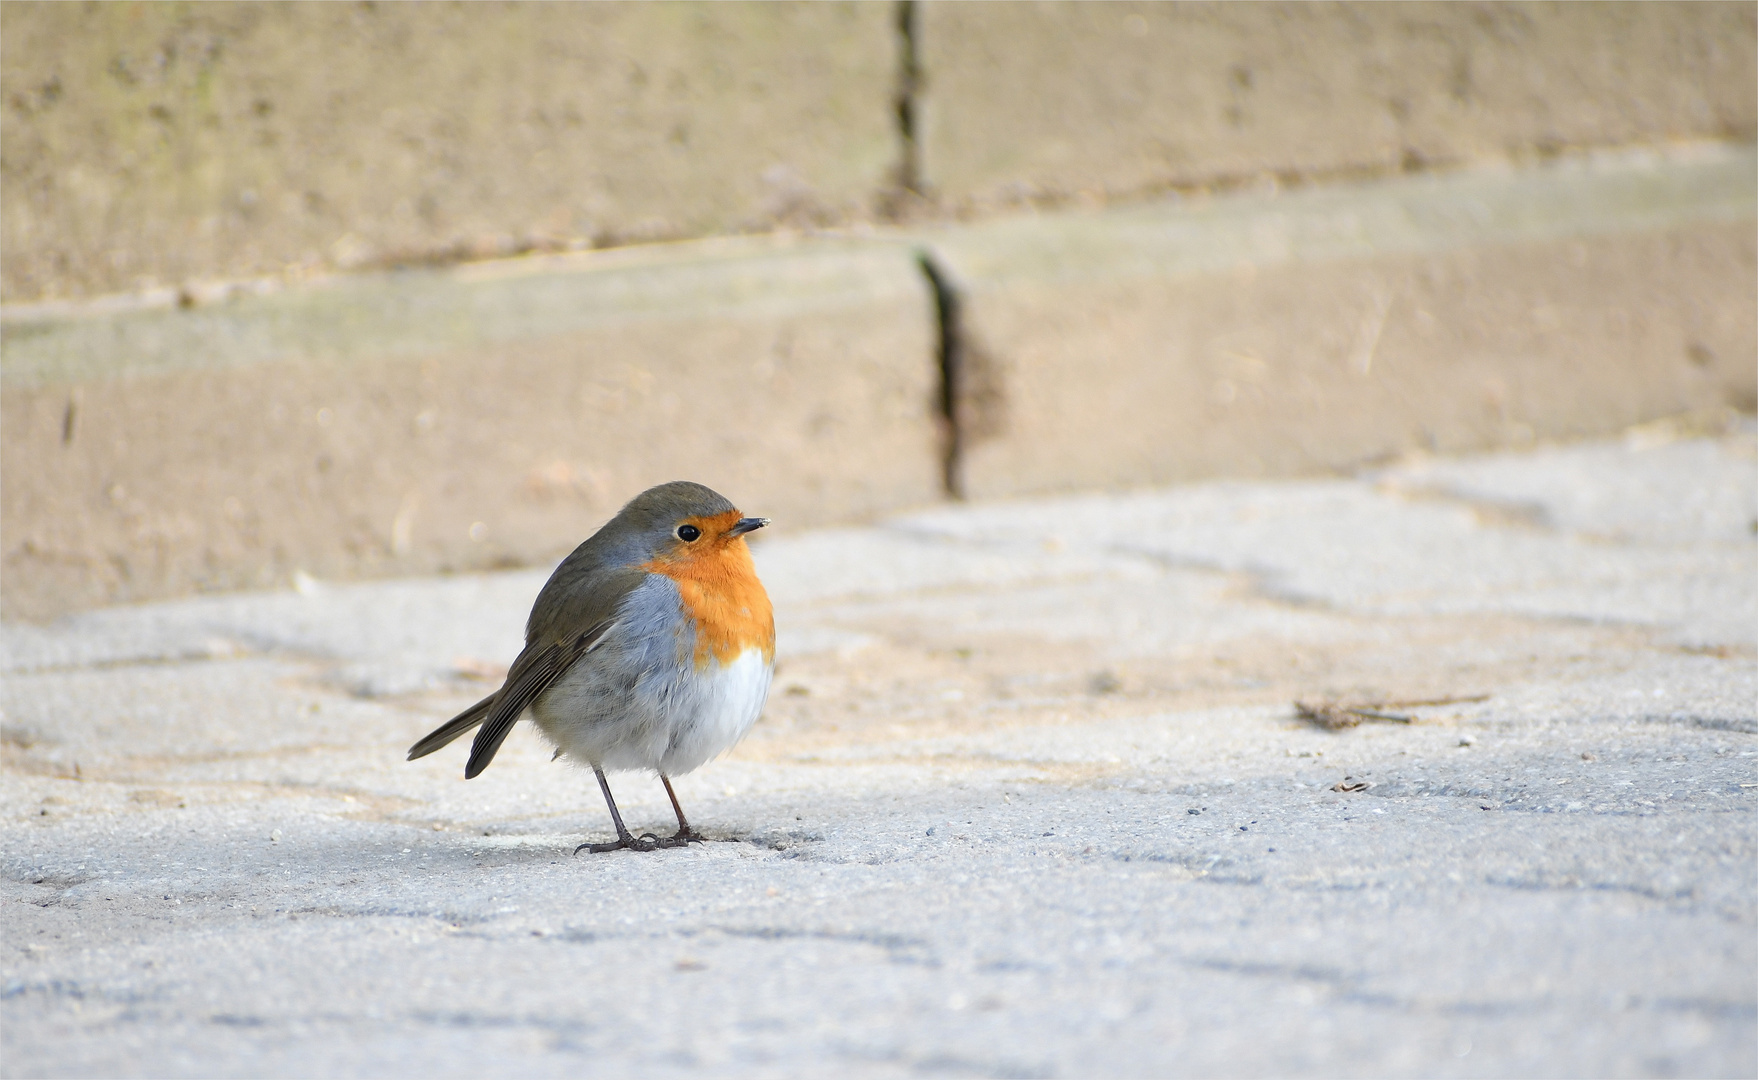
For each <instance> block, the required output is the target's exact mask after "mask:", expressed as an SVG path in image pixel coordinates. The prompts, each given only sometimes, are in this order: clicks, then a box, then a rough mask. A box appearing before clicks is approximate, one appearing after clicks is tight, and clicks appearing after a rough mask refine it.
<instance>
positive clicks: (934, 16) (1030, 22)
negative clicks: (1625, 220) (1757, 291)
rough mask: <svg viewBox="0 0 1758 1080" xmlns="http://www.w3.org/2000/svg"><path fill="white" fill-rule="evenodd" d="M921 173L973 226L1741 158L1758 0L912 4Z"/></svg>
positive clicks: (1752, 114)
mask: <svg viewBox="0 0 1758 1080" xmlns="http://www.w3.org/2000/svg"><path fill="white" fill-rule="evenodd" d="M917 20H918V24H919V28H918V30H917V40H918V51H919V53H920V56H921V65H922V68H923V72H924V84H923V91H922V100H921V102H920V104H919V106H918V109H919V113H920V117H921V119H920V120H919V122H918V127H919V129H920V133H919V135H918V136H917V142H918V146H919V153H920V156H921V165H920V169H921V171H922V174H923V176H924V177H925V179H926V182H927V184H928V185H929V187H930V188H931V189H932V190H933V191H934V192H935V194H936V195H938V196H939V197H941V198H943V199H945V200H947V201H948V202H950V203H952V204H954V205H960V206H964V207H966V208H968V209H971V210H980V209H983V208H989V207H995V206H1006V205H1012V204H1018V203H1022V202H1025V203H1031V202H1039V201H1043V200H1049V201H1052V202H1054V201H1059V200H1065V199H1070V198H1073V199H1088V198H1098V199H1106V198H1113V197H1118V196H1132V195H1139V194H1141V193H1143V192H1149V191H1154V190H1160V189H1164V188H1166V187H1192V186H1199V187H1200V186H1204V185H1215V184H1220V185H1226V184H1232V183H1238V182H1239V181H1241V180H1244V179H1249V178H1253V177H1259V176H1275V177H1281V178H1284V179H1286V178H1290V177H1311V176H1338V175H1344V176H1347V175H1351V174H1363V173H1365V174H1375V175H1383V174H1386V173H1396V172H1398V171H1400V170H1405V169H1424V168H1431V167H1434V166H1437V165H1440V166H1449V165H1458V164H1460V163H1462V162H1468V161H1472V160H1476V159H1480V158H1493V159H1507V158H1509V157H1512V158H1515V159H1526V160H1530V159H1532V158H1533V157H1541V156H1544V155H1547V154H1551V153H1555V152H1556V151H1558V150H1562V149H1567V148H1571V147H1591V146H1618V145H1629V144H1651V145H1652V144H1665V143H1669V142H1674V141H1678V140H1689V139H1740V140H1747V141H1749V140H1750V139H1751V138H1752V137H1753V134H1754V132H1755V131H1758V104H1755V102H1758V59H1755V58H1758V26H1755V24H1758V20H1755V19H1754V16H1753V12H1752V8H1751V7H1750V5H1746V4H1738V3H1725V4H1713V3H1712V4H1622V5H1615V4H1564V5H1544V4H1531V3H1512V4H1497V5H1494V6H1489V7H1485V6H1476V7H1471V6H1461V5H1457V4H1444V3H1442V4H1430V3H1390V4H1348V3H1345V4H1156V3H1140V4H1124V3H1119V4H1098V5H1094V4H1082V3H1042V4H1023V3H1018V4H961V3H943V2H938V0H928V2H924V3H923V4H921V5H919V14H918V16H917Z"/></svg>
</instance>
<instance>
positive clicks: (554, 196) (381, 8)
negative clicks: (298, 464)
mask: <svg viewBox="0 0 1758 1080" xmlns="http://www.w3.org/2000/svg"><path fill="white" fill-rule="evenodd" d="M0 21H3V23H4V28H5V33H4V34H3V35H0V40H3V41H4V45H3V46H0V50H3V53H0V102H3V104H0V125H3V131H4V137H5V140H6V158H5V162H4V167H3V169H0V178H3V179H4V195H3V196H0V226H3V227H4V229H5V232H6V247H5V251H4V253H0V295H4V297H5V299H6V300H7V302H9V303H17V302H21V301H34V300H39V299H45V298H53V297H68V296H82V295H96V294H104V293H111V292H116V291H121V290H140V289H151V288H154V287H167V288H173V289H175V288H177V287H180V286H184V285H190V286H191V287H195V288H199V287H201V286H202V285H203V284H204V283H206V282H211V281H227V280H235V279H240V278H251V277H255V276H260V275H269V276H277V275H282V274H293V275H297V274H300V273H309V272H311V271H321V270H329V269H337V268H340V269H349V268H357V267H363V266H364V267H371V266H382V265H387V264H394V263H398V262H403V261H413V262H416V263H422V262H429V261H436V260H437V261H442V262H443V261H453V260H457V259H460V258H484V257H490V256H500V255H508V254H512V253H514V252H516V251H523V250H527V249H533V248H535V249H538V250H557V249H563V248H567V247H570V246H573V247H579V246H586V247H591V246H601V247H602V246H606V245H612V244H619V243H628V242H630V241H633V240H656V239H671V238H678V237H691V236H703V235H713V234H717V233H724V232H733V231H744V230H753V229H770V228H775V227H777V226H795V227H799V226H810V225H814V224H819V223H822V222H824V221H826V220H841V219H843V218H846V217H851V216H853V217H861V216H865V215H867V214H870V213H871V212H872V206H873V204H874V202H875V200H876V199H878V198H879V197H880V196H881V195H882V194H883V192H884V191H885V189H886V188H887V186H888V184H889V183H890V177H891V175H892V171H893V170H894V169H895V167H896V165H897V159H898V153H899V150H898V141H897V136H896V132H895V120H894V106H893V100H892V99H893V96H894V94H895V87H894V83H895V79H896V71H897V67H898V59H897V56H898V47H899V45H898V36H897V33H896V31H895V29H894V27H893V19H892V13H891V10H890V9H889V7H887V6H884V5H878V4H846V5H821V4H740V3H732V4H661V5H649V4H634V3H604V4H587V5H574V4H530V5H524V4H514V5H462V6H448V5H438V4H421V5H400V4H389V5H360V4H354V5H341V6H333V5H328V4H309V5H306V4H292V5H261V4H253V3H216V4H199V5H193V6H190V5H179V4H155V3H146V4H128V5H121V4H116V5H111V4H99V5H92V6H86V5H77V6H74V5H62V4H33V3H17V4H13V3H9V4H7V5H6V6H5V8H4V9H3V11H0Z"/></svg>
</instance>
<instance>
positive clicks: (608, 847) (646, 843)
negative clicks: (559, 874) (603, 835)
mask: <svg viewBox="0 0 1758 1080" xmlns="http://www.w3.org/2000/svg"><path fill="white" fill-rule="evenodd" d="M662 844H663V841H661V840H660V839H659V838H658V837H657V836H654V835H653V834H652V833H647V834H645V835H643V836H639V837H636V836H629V835H626V834H625V835H623V836H619V837H617V838H616V839H615V840H612V841H610V842H609V843H605V844H581V845H580V846H579V847H577V848H575V849H574V854H576V855H578V854H580V853H581V852H582V851H590V852H591V853H592V854H594V855H600V854H603V853H604V852H606V851H622V850H624V849H627V850H629V851H654V850H657V849H658V848H659V847H660V846H662Z"/></svg>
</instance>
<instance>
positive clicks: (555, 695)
mask: <svg viewBox="0 0 1758 1080" xmlns="http://www.w3.org/2000/svg"><path fill="white" fill-rule="evenodd" d="M615 674H616V673H615V672H613V671H606V670H604V669H602V668H599V667H598V666H596V665H594V664H592V663H590V662H589V661H587V662H582V663H577V664H575V665H574V667H573V668H571V669H569V670H568V671H567V672H566V673H564V674H563V675H562V677H561V678H560V679H558V680H557V681H556V684H555V685H554V686H552V687H551V688H550V689H549V690H547V691H546V692H544V693H543V694H542V695H541V696H539V697H538V699H537V700H536V701H535V702H533V703H532V706H531V717H532V719H534V720H535V721H536V722H537V726H538V728H539V729H540V730H541V731H542V732H543V734H544V735H545V736H546V737H547V738H548V739H549V740H550V742H552V743H554V744H555V746H556V748H557V749H558V750H560V751H561V753H562V754H564V755H565V756H567V757H569V758H572V759H574V760H576V761H580V762H582V763H584V764H588V765H594V766H597V767H599V768H603V769H653V770H657V771H659V772H663V773H665V774H666V775H667V776H680V775H682V774H684V773H687V772H689V771H690V770H692V769H694V768H696V767H698V766H700V765H702V764H704V763H705V762H707V761H710V760H712V759H713V758H715V757H717V756H719V755H720V754H722V753H724V752H726V751H727V750H729V749H731V748H732V747H733V745H734V744H735V743H737V742H738V741H739V740H740V739H742V738H744V737H745V734H746V733H747V732H749V731H750V730H751V725H752V724H755V723H756V722H757V717H758V716H759V715H761V713H762V712H763V704H764V702H765V701H767V700H768V698H769V682H770V679H771V677H772V676H773V674H774V668H773V666H772V665H771V663H770V661H769V660H768V658H767V657H765V656H764V655H763V652H762V650H760V649H747V650H745V652H743V653H741V654H740V655H739V656H738V657H737V658H736V659H734V660H733V661H732V662H731V663H728V664H720V663H717V662H715V661H712V660H711V661H709V664H708V666H707V667H706V668H705V669H703V670H701V671H697V670H696V669H695V666H694V665H693V664H691V665H688V666H686V667H684V668H682V669H681V670H670V671H665V672H663V673H661V672H655V671H647V672H644V673H643V675H642V677H641V678H640V679H639V680H638V681H637V682H636V683H635V685H634V686H630V685H628V683H627V682H626V681H624V680H622V679H619V678H616V677H615Z"/></svg>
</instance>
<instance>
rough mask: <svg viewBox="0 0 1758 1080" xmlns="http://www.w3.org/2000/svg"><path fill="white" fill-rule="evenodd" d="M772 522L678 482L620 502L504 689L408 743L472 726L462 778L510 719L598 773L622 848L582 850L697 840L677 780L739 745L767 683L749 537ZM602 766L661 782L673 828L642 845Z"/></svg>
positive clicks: (567, 574)
mask: <svg viewBox="0 0 1758 1080" xmlns="http://www.w3.org/2000/svg"><path fill="white" fill-rule="evenodd" d="M767 524H769V519H768V518H756V517H743V516H741V515H740V513H739V511H738V510H737V509H735V508H734V507H733V504H732V503H730V502H728V501H727V500H726V499H725V498H724V497H723V496H721V495H719V494H717V493H716V492H714V491H712V490H710V489H708V488H706V487H703V486H702V485H701V484H692V483H688V482H686V481H678V482H674V483H670V484H661V485H659V486H658V487H654V488H649V489H647V490H646V491H643V492H642V493H641V494H639V495H637V496H635V497H634V498H633V499H631V500H629V504H628V505H627V506H625V507H623V508H622V510H620V511H618V512H617V515H616V517H613V518H611V519H610V521H609V522H607V523H606V524H605V525H604V527H603V528H601V529H599V530H598V531H597V532H596V533H593V534H592V536H591V538H590V539H588V540H587V541H586V542H585V543H583V544H581V545H580V546H579V547H577V548H575V549H574V552H573V554H571V555H569V556H568V557H567V558H566V559H563V560H562V564H561V565H560V566H558V567H556V569H555V573H553V574H551V575H550V576H549V581H548V582H546V583H545V584H544V586H543V590H542V591H541V592H539V593H538V594H537V602H536V603H535V604H533V605H532V607H531V617H530V619H529V620H527V621H526V624H525V650H524V651H523V652H521V653H520V654H519V658H518V659H517V660H515V661H513V666H512V669H511V670H510V671H508V672H507V681H506V682H505V683H504V684H503V685H502V686H501V688H500V689H499V690H496V691H495V692H494V693H492V694H490V695H489V696H487V697H485V698H483V699H482V700H481V701H478V702H477V703H476V704H474V705H472V706H470V707H469V708H468V709H465V710H464V711H463V712H461V713H459V714H458V715H457V716H455V717H453V718H452V719H450V720H448V721H446V722H445V723H444V724H442V725H441V726H440V727H439V728H438V729H437V730H435V731H434V732H433V733H432V734H430V735H428V736H427V737H426V738H424V739H422V740H421V741H420V742H418V743H416V744H415V745H414V746H412V747H410V748H409V760H410V761H414V760H415V759H416V758H418V757H423V756H425V755H427V754H431V753H433V752H434V751H435V750H438V749H439V748H440V747H442V746H444V745H446V744H447V743H449V742H451V741H452V740H453V739H456V738H457V737H458V736H460V735H462V734H464V733H465V732H466V731H469V730H470V729H471V728H474V727H477V726H478V725H480V726H481V730H479V731H477V733H476V741H475V742H474V743H472V744H471V747H470V760H469V762H468V763H467V764H466V765H465V766H464V778H465V779H466V780H468V779H470V778H472V777H474V776H476V775H477V774H478V773H480V772H481V771H482V770H483V769H486V768H488V763H489V762H490V761H493V760H494V754H495V751H496V750H498V749H500V745H501V742H502V740H504V739H505V738H506V737H507V732H509V731H511V730H512V727H513V724H514V723H515V722H516V721H517V720H518V719H519V717H521V716H523V715H525V714H526V712H527V710H529V712H530V715H531V719H532V720H533V721H535V722H536V724H537V729H538V730H539V731H541V732H542V733H543V735H544V737H545V738H546V739H548V740H549V741H550V742H551V743H552V744H554V746H555V748H556V755H555V756H556V757H562V756H566V757H568V758H571V759H573V760H575V761H579V762H583V763H584V764H587V765H590V766H591V767H592V772H593V775H595V776H597V777H598V786H599V788H600V789H602V790H603V791H604V801H605V802H606V803H607V804H609V806H610V819H611V821H612V822H614V823H615V824H616V830H617V838H616V841H615V842H614V843H608V844H581V845H580V846H579V847H578V848H576V849H575V854H578V853H579V852H580V851H583V850H591V851H595V852H596V851H615V850H617V849H618V848H630V849H633V850H636V851H652V850H653V849H655V848H660V847H678V846H681V845H684V844H687V843H689V842H690V841H692V840H700V839H702V837H701V836H699V835H698V834H697V833H696V832H695V830H693V829H691V828H690V823H689V822H688V821H687V820H685V818H684V809H683V807H682V806H680V805H679V804H678V796H677V792H675V791H673V790H672V787H671V777H673V776H679V775H682V774H683V773H687V772H689V771H690V770H691V769H694V768H696V767H697V766H698V765H701V764H703V763H704V762H706V761H708V760H710V759H711V758H714V757H716V756H718V755H719V754H720V753H721V752H722V751H724V750H726V749H728V748H730V747H731V746H732V745H733V744H734V743H736V742H738V741H739V740H740V739H742V738H744V736H745V733H746V732H748V731H750V730H751V725H752V724H754V723H756V722H757V715H758V714H759V713H761V712H762V711H763V703H764V701H765V700H766V699H767V698H768V696H769V682H770V679H771V678H772V677H773V675H774V673H775V616H774V612H773V610H772V609H771V607H770V605H769V594H768V593H766V592H764V591H763V583H762V582H761V581H759V580H757V571H756V567H754V566H753V565H752V563H751V549H750V548H749V547H748V546H746V544H745V534H746V533H749V532H752V531H754V530H757V529H761V528H762V527H763V526H765V525H767ZM606 769H652V770H653V771H654V772H657V773H658V774H659V781H660V783H662V784H664V785H665V793H666V795H668V796H669V797H670V798H671V806H672V809H673V810H674V811H676V812H677V815H678V831H677V834H676V835H674V836H671V837H667V838H664V839H660V838H657V837H654V836H652V835H651V834H649V835H646V836H642V837H640V838H637V837H635V836H633V835H631V834H630V833H629V830H628V828H627V827H626V826H625V825H624V824H623V817H622V814H620V813H618V812H617V803H616V799H614V798H612V796H611V793H610V783H609V781H607V780H606V779H605V778H604V770H606Z"/></svg>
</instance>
